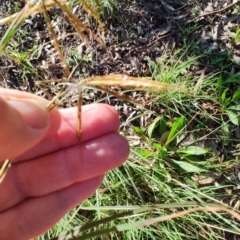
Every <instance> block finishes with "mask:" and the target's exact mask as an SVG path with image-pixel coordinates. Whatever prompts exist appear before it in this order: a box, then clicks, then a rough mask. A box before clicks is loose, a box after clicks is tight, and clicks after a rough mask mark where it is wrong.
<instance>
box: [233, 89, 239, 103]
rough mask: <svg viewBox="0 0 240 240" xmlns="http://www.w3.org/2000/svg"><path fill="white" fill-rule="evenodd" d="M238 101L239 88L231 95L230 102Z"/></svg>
mask: <svg viewBox="0 0 240 240" xmlns="http://www.w3.org/2000/svg"><path fill="white" fill-rule="evenodd" d="M239 99H240V88H238V89H237V90H236V91H235V93H234V94H233V97H232V100H233V101H237V100H239Z"/></svg>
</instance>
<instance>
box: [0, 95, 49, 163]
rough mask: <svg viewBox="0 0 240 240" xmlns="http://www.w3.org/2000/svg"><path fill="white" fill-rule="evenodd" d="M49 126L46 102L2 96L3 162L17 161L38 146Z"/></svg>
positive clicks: (0, 139) (0, 134) (0, 158)
mask: <svg viewBox="0 0 240 240" xmlns="http://www.w3.org/2000/svg"><path fill="white" fill-rule="evenodd" d="M49 125H50V114H49V110H48V109H47V107H46V101H41V100H38V99H35V98H32V99H31V98H13V97H4V96H2V97H0V161H4V160H5V159H13V158H15V157H17V156H18V155H20V154H22V153H24V152H25V151H27V150H28V149H30V148H31V147H33V146H34V145H36V144H37V143H38V142H39V141H40V140H41V139H42V138H43V137H44V136H45V134H46V133H47V130H48V128H49Z"/></svg>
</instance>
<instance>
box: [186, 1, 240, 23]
mask: <svg viewBox="0 0 240 240" xmlns="http://www.w3.org/2000/svg"><path fill="white" fill-rule="evenodd" d="M236 5H240V1H237V2H235V3H232V4H230V5H228V6H226V7H224V8H221V9H219V10H216V11H212V12H209V13H205V14H202V15H200V16H198V17H196V18H194V19H192V20H189V21H187V22H186V24H189V23H192V22H196V21H197V20H198V19H199V18H202V17H208V16H211V15H213V14H217V13H221V12H224V11H227V10H229V9H231V8H232V7H235V6H236ZM186 24H185V25H186Z"/></svg>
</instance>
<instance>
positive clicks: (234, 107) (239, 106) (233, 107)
mask: <svg viewBox="0 0 240 240" xmlns="http://www.w3.org/2000/svg"><path fill="white" fill-rule="evenodd" d="M228 109H230V110H236V111H240V105H233V106H230V107H228Z"/></svg>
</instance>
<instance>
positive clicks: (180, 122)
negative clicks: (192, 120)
mask: <svg viewBox="0 0 240 240" xmlns="http://www.w3.org/2000/svg"><path fill="white" fill-rule="evenodd" d="M184 126H185V118H184V117H180V118H178V119H176V120H175V121H174V122H173V124H172V128H171V131H170V133H169V135H168V138H167V143H166V145H168V144H169V143H170V142H171V141H172V140H173V139H174V138H175V137H176V135H177V132H178V131H179V130H181V129H182V128H183V127H184Z"/></svg>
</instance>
